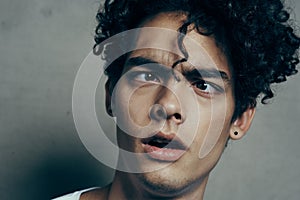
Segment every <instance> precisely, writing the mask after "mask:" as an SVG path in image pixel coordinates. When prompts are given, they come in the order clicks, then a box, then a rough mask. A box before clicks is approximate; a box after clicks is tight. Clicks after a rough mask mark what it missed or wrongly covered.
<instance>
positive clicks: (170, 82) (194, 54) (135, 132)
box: [81, 12, 255, 199]
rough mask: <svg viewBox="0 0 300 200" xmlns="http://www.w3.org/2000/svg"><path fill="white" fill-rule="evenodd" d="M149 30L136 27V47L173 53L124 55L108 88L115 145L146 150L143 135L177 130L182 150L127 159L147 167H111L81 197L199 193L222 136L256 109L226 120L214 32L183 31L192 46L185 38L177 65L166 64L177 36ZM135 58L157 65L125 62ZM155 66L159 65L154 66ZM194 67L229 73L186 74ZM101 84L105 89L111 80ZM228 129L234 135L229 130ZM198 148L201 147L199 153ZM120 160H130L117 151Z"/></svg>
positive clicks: (229, 97)
mask: <svg viewBox="0 0 300 200" xmlns="http://www.w3.org/2000/svg"><path fill="white" fill-rule="evenodd" d="M185 18H186V16H185V15H184V14H182V13H179V12H170V13H161V14H158V15H156V16H154V17H152V18H151V19H148V20H146V21H145V22H143V23H142V24H141V27H159V28H168V29H171V30H175V31H176V30H178V28H179V27H180V26H181V25H182V22H183V21H184V19H185ZM150 36H151V35H148V36H147V34H143V33H141V34H140V36H139V37H138V40H137V46H139V45H144V44H145V43H147V42H153V43H159V44H163V45H165V46H166V48H169V49H175V51H176V52H178V53H176V54H172V53H169V52H166V51H162V50H158V49H142V50H136V51H133V52H132V53H131V54H130V55H129V57H128V59H127V64H126V65H125V66H124V69H123V76H122V77H121V78H120V80H119V82H118V83H117V85H116V87H115V89H114V91H113V93H111V92H107V110H108V113H109V114H110V115H112V116H115V117H117V123H118V124H119V127H120V128H118V129H117V130H118V131H117V135H118V144H119V146H120V148H121V149H124V150H127V151H130V152H133V153H144V152H145V149H144V146H143V137H151V136H152V135H151V134H153V132H155V133H157V132H162V133H163V134H164V135H167V136H170V135H172V137H173V136H174V135H175V137H176V138H177V139H178V140H180V141H181V142H182V143H183V144H184V145H186V147H187V149H186V151H185V153H184V154H183V155H182V156H181V157H180V158H179V159H177V160H175V161H172V162H169V161H167V162H165V161H162V160H159V159H153V158H152V157H151V156H150V157H149V156H148V155H144V154H143V155H142V156H138V157H136V158H135V160H134V161H133V162H134V163H135V166H136V167H137V169H138V170H140V171H147V172H145V173H126V172H121V171H117V172H116V175H115V178H114V180H113V182H112V184H111V185H109V186H107V187H105V188H102V189H98V190H93V191H90V192H86V193H84V194H83V195H82V196H81V199H132V198H135V199H158V198H166V199H203V195H204V191H205V186H206V183H207V180H208V177H209V173H210V172H211V170H212V169H213V168H214V166H215V165H216V164H217V162H218V160H219V158H220V156H221V154H222V152H223V150H224V148H225V144H226V142H227V140H228V138H229V137H230V138H231V139H240V138H242V137H243V136H244V134H245V133H246V131H247V130H248V128H249V127H250V124H251V121H252V119H253V116H254V113H255V110H254V109H253V108H249V109H247V110H246V111H245V112H244V113H243V114H242V115H241V116H240V117H239V118H237V119H234V120H232V117H233V113H234V109H235V102H234V93H233V85H232V70H231V69H230V67H229V64H228V61H227V59H226V57H225V55H224V54H223V52H222V51H221V50H220V49H219V48H218V47H217V46H216V44H215V41H214V39H213V37H207V36H203V35H200V34H198V33H197V32H196V31H195V30H193V28H192V27H190V29H189V31H188V34H187V36H186V37H187V38H190V39H191V40H193V41H194V42H196V44H197V45H198V47H195V46H193V45H192V44H191V43H190V42H189V40H188V39H185V40H184V46H185V48H186V50H187V52H188V54H189V59H188V62H183V63H181V64H178V65H176V67H175V69H174V70H172V69H171V66H172V64H173V63H174V62H176V61H177V60H178V59H180V57H181V56H182V54H181V51H180V50H179V48H178V46H177V40H176V38H173V37H171V36H166V35H165V34H161V35H160V34H157V35H156V37H151V38H149V37H150ZM199 46H200V47H201V48H199ZM197 48H199V49H197ZM176 49H177V50H176ZM203 49H205V52H204V53H203V56H199V50H200V51H203ZM136 58H143V59H147V60H151V61H154V62H155V64H150V65H149V64H145V65H141V66H136V64H135V63H132V62H131V61H132V60H134V59H136ZM191 63H193V65H191ZM158 64H159V65H158ZM154 69H156V70H154ZM157 69H159V70H161V71H158V72H157ZM193 69H197V70H200V71H201V70H202V71H209V70H218V71H221V72H222V73H224V74H225V75H226V76H227V77H226V78H221V77H220V76H219V77H205V76H203V77H201V76H199V75H195V76H192V77H189V76H187V75H186V74H187V72H191V71H192V70H193ZM163 72H164V73H163ZM203 81H205V82H203ZM106 86H107V91H108V88H109V87H110V82H109V81H108V83H107V85H106ZM153 105H160V106H161V107H159V109H158V110H160V109H161V111H163V112H164V114H165V115H163V116H164V117H161V115H159V114H160V112H157V109H154V108H153ZM111 109H112V110H113V112H110V110H111ZM149 112H150V114H149ZM151 112H152V113H151ZM129 119H130V120H129ZM139 127H144V128H139ZM234 131H238V133H239V134H238V135H234V134H233V132H234ZM135 136H136V137H135ZM200 150H201V151H200ZM199 152H202V153H203V152H204V153H203V154H202V155H203V156H201V155H200V154H199ZM119 164H120V165H126V164H128V163H126V158H123V157H122V154H121V155H120V158H119Z"/></svg>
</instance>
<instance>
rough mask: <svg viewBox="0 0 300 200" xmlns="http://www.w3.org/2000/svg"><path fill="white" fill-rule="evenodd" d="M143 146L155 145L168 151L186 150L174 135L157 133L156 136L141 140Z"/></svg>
mask: <svg viewBox="0 0 300 200" xmlns="http://www.w3.org/2000/svg"><path fill="white" fill-rule="evenodd" d="M142 143H143V144H150V145H156V146H159V147H161V148H163V147H166V148H170V149H182V150H185V149H187V146H186V145H185V144H184V143H183V142H182V140H181V139H180V138H178V137H177V136H176V134H175V133H168V134H166V133H163V132H161V131H159V132H158V133H157V134H155V135H153V136H151V137H148V138H143V139H142Z"/></svg>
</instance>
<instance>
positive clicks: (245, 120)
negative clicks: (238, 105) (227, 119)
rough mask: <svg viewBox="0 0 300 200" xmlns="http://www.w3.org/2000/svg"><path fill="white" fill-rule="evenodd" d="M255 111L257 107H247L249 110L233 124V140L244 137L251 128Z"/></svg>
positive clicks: (231, 134) (231, 131)
mask: <svg viewBox="0 0 300 200" xmlns="http://www.w3.org/2000/svg"><path fill="white" fill-rule="evenodd" d="M255 111H256V110H255V108H247V110H246V111H245V112H243V114H242V115H241V116H240V117H238V118H237V119H236V120H235V121H234V122H233V123H232V124H231V127H230V133H229V137H230V138H231V139H232V140H239V139H241V138H242V137H244V135H245V134H246V132H247V131H248V129H249V128H250V125H251V123H252V120H253V117H254V115H255Z"/></svg>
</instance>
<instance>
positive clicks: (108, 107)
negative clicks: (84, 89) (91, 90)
mask: <svg viewBox="0 0 300 200" xmlns="http://www.w3.org/2000/svg"><path fill="white" fill-rule="evenodd" d="M110 84H111V82H110V80H109V79H108V80H107V81H106V83H105V108H106V112H107V114H108V115H109V116H111V117H113V113H112V108H111V92H110V87H111V86H110Z"/></svg>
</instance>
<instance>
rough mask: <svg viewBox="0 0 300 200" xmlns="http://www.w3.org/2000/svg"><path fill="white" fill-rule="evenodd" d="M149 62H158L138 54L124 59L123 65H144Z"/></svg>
mask: <svg viewBox="0 0 300 200" xmlns="http://www.w3.org/2000/svg"><path fill="white" fill-rule="evenodd" d="M149 63H157V64H158V62H156V61H154V60H152V59H149V58H145V57H141V56H138V57H132V58H129V59H128V60H127V61H126V63H125V65H126V66H127V67H133V66H139V65H145V64H149Z"/></svg>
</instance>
